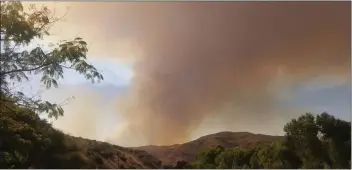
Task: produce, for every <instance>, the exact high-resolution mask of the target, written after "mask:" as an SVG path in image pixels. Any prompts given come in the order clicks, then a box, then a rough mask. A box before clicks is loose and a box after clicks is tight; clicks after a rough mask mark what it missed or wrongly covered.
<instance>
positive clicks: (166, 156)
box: [135, 132, 283, 165]
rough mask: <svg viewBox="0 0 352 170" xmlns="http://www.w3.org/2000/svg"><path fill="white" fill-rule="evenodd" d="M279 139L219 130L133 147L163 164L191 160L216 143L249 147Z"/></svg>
mask: <svg viewBox="0 0 352 170" xmlns="http://www.w3.org/2000/svg"><path fill="white" fill-rule="evenodd" d="M281 139H283V137H282V136H270V135H262V134H253V133H249V132H219V133H215V134H211V135H206V136H203V137H200V138H198V139H196V140H193V141H190V142H187V143H184V144H176V145H170V146H155V145H149V146H142V147H136V148H135V149H140V150H144V151H147V152H148V153H150V154H152V155H154V156H155V157H157V158H158V159H160V160H161V161H162V163H163V164H164V165H172V164H175V163H176V162H177V161H182V160H183V161H187V162H193V161H195V160H196V157H197V155H198V154H199V153H200V152H201V151H203V150H205V149H210V148H213V147H215V146H218V145H220V146H222V147H224V148H233V147H243V148H250V147H254V146H256V145H265V144H271V143H272V142H275V141H279V140H281Z"/></svg>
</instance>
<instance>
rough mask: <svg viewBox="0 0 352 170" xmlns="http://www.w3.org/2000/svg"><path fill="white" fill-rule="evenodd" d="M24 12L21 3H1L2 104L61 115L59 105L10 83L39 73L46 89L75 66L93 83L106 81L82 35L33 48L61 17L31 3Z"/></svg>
mask: <svg viewBox="0 0 352 170" xmlns="http://www.w3.org/2000/svg"><path fill="white" fill-rule="evenodd" d="M28 11H29V12H25V10H24V8H23V5H22V3H21V2H1V28H0V35H1V37H0V38H1V57H0V61H1V62H0V64H1V71H0V81H1V95H2V96H6V97H2V98H1V100H0V101H1V104H2V105H5V104H6V101H7V100H12V102H15V103H17V104H18V105H20V106H21V107H24V108H28V109H32V110H34V111H36V112H37V113H43V112H46V113H48V117H49V118H50V117H55V118H58V116H62V115H63V113H64V111H63V109H62V107H61V105H59V104H54V103H50V102H48V101H42V100H40V99H38V98H35V97H29V96H26V95H24V94H23V93H22V92H20V91H16V90H14V89H13V88H11V86H10V85H11V84H15V83H21V82H22V83H25V82H26V81H28V78H29V76H30V75H33V74H34V75H39V76H40V77H41V83H42V84H43V85H44V86H45V87H46V88H47V89H49V88H51V87H52V86H54V87H58V83H57V82H58V80H59V79H62V78H63V73H64V69H72V70H75V71H76V72H78V73H79V74H81V75H83V76H84V77H85V78H86V79H87V80H90V81H91V82H92V83H94V82H97V81H98V82H99V81H101V80H103V76H102V75H101V74H100V73H99V72H98V71H97V69H96V68H95V67H94V66H93V65H90V64H88V63H87V61H86V59H87V57H86V55H87V52H88V49H87V43H86V42H85V41H83V40H82V38H79V37H77V38H75V39H74V40H72V41H62V42H60V43H57V44H56V45H54V46H53V47H52V49H51V50H46V49H43V48H42V47H39V46H38V47H35V48H33V49H30V50H27V49H29V48H30V46H29V44H30V43H31V42H33V41H34V40H35V39H37V38H39V39H43V38H44V37H45V36H48V35H50V33H49V32H48V30H49V28H50V26H52V24H54V23H55V22H56V21H58V20H59V18H56V17H54V16H53V14H52V12H51V11H50V10H49V9H48V8H47V7H42V8H40V9H37V8H36V7H35V6H34V5H31V6H30V8H29V10H28Z"/></svg>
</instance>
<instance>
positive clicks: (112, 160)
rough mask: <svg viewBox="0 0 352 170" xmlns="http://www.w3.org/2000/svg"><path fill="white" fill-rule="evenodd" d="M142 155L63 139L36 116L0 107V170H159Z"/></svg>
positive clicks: (102, 144)
mask: <svg viewBox="0 0 352 170" xmlns="http://www.w3.org/2000/svg"><path fill="white" fill-rule="evenodd" d="M160 166H161V162H160V161H159V160H158V159H156V158H155V157H154V156H152V155H150V154H148V153H147V152H145V151H140V150H136V149H129V148H123V147H120V146H116V145H112V144H109V143H105V142H99V141H95V140H88V139H83V138H79V137H73V136H69V135H66V134H64V133H62V132H60V131H58V130H56V129H54V128H53V127H52V126H51V125H50V124H49V123H47V122H46V121H44V120H41V119H40V118H39V117H38V116H37V115H36V114H34V113H33V112H31V111H29V110H24V109H21V108H19V107H18V106H16V105H13V104H11V103H9V104H8V105H6V107H5V105H0V168H2V169H5V168H21V169H22V168H58V169H61V168H102V169H103V168H113V169H117V168H138V169H140V168H148V169H150V168H159V167H160Z"/></svg>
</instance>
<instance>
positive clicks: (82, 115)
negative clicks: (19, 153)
mask: <svg viewBox="0 0 352 170" xmlns="http://www.w3.org/2000/svg"><path fill="white" fill-rule="evenodd" d="M46 5H48V6H49V7H50V8H51V9H55V11H56V14H57V15H62V14H64V13H65V12H67V14H66V16H65V17H64V19H63V20H61V21H60V22H58V23H57V24H56V25H55V26H54V27H53V28H52V30H51V32H52V33H53V36H51V37H48V38H47V39H45V40H44V41H43V42H49V41H57V40H60V39H70V38H74V37H76V36H80V37H82V38H83V39H85V40H86V41H87V43H88V45H89V50H90V51H89V54H88V59H89V60H90V61H91V62H92V63H93V64H97V67H98V68H99V69H102V70H103V75H104V76H105V79H106V81H104V82H103V83H102V84H100V85H90V84H88V82H86V81H84V80H83V79H78V78H77V77H78V76H77V75H75V74H74V73H71V72H69V73H67V74H66V78H65V79H64V80H63V81H62V82H61V84H62V86H61V87H60V88H59V89H53V90H49V91H46V92H44V94H43V97H44V98H45V99H48V100H51V101H61V100H64V98H65V97H69V96H72V95H74V96H75V97H76V98H75V100H73V101H72V102H69V104H68V105H67V106H65V107H64V108H65V111H66V112H65V116H64V117H63V118H60V119H59V120H58V121H56V122H54V125H55V126H56V127H57V128H60V129H63V130H64V131H65V132H67V133H70V134H73V135H77V136H83V137H88V138H94V139H98V140H106V141H109V142H111V143H115V144H119V145H122V146H138V145H146V144H156V145H165V144H174V143H182V142H186V141H188V140H190V139H194V138H196V137H199V136H201V135H205V134H209V133H214V132H218V131H223V130H230V131H250V132H254V133H265V134H282V133H283V132H282V129H283V125H284V124H285V123H286V122H287V121H288V120H290V119H291V118H294V117H297V116H298V115H300V114H302V113H304V112H313V113H320V112H323V111H327V112H330V113H332V114H334V115H336V116H337V117H339V118H343V119H346V120H350V119H351V118H350V111H351V108H350V103H351V99H350V92H351V91H350V82H351V81H350V64H351V60H350V56H351V53H350V46H351V42H350V39H351V34H350V33H351V14H350V8H351V5H350V3H349V2H105V3H103V2H84V3H83V2H81V3H64V2H60V3H59V2H56V3H52V2H51V3H46Z"/></svg>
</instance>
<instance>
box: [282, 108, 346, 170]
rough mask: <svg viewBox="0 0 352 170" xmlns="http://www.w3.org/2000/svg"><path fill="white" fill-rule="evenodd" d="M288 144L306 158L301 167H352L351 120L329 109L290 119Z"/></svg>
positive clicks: (286, 130) (287, 131) (287, 125)
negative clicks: (331, 113)
mask: <svg viewBox="0 0 352 170" xmlns="http://www.w3.org/2000/svg"><path fill="white" fill-rule="evenodd" d="M284 130H285V132H286V135H285V136H286V141H285V144H286V146H287V147H288V148H290V149H291V150H292V151H294V152H295V153H296V154H297V155H298V156H299V157H300V159H301V160H302V167H301V168H349V167H350V163H349V162H350V161H351V143H350V142H351V123H350V122H346V121H343V120H339V119H336V118H335V117H334V116H332V115H329V114H328V113H322V114H320V115H317V116H316V117H314V116H313V115H312V114H309V113H307V114H305V115H302V116H300V117H299V118H298V119H293V120H292V121H291V122H289V123H287V124H286V126H285V128H284Z"/></svg>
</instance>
